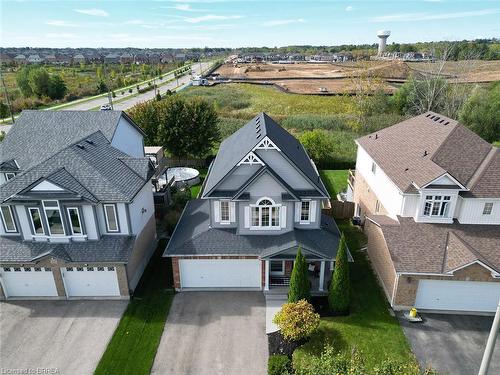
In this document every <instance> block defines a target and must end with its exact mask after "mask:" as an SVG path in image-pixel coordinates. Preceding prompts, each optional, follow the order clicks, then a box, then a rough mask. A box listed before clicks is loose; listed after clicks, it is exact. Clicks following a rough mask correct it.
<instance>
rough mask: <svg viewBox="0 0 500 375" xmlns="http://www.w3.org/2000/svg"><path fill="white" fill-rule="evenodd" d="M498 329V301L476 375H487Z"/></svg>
mask: <svg viewBox="0 0 500 375" xmlns="http://www.w3.org/2000/svg"><path fill="white" fill-rule="evenodd" d="M499 328H500V300H499V301H498V306H497V312H496V314H495V319H493V325H492V326H491V331H490V336H489V337H488V342H487V343H486V349H485V350H484V355H483V360H482V361H481V367H480V368H479V373H478V375H488V370H489V368H490V362H491V357H492V356H493V350H494V349H495V342H496V340H497V335H498V330H499Z"/></svg>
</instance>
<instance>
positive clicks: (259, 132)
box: [164, 113, 339, 293]
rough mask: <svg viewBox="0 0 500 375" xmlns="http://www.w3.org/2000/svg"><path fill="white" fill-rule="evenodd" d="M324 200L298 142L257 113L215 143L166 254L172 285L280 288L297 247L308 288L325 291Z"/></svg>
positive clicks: (332, 234)
mask: <svg viewBox="0 0 500 375" xmlns="http://www.w3.org/2000/svg"><path fill="white" fill-rule="evenodd" d="M328 204H329V195H328V191H327V190H326V188H325V186H324V185H323V182H322V181H321V178H320V176H319V174H318V171H317V169H316V167H315V165H314V163H313V161H312V160H311V159H310V158H309V156H308V155H307V153H306V151H305V149H304V148H303V146H302V145H301V144H300V142H299V141H298V140H297V139H296V138H294V137H293V136H292V135H291V134H290V133H288V132H287V131H286V130H285V129H283V128H282V127H281V126H280V125H278V124H277V123H276V122H274V121H273V120H272V119H271V118H270V117H269V116H268V115H266V114H265V113H261V114H260V115H258V116H256V117H255V118H254V119H252V120H251V121H250V122H248V123H247V124H246V125H245V126H243V127H242V128H240V129H239V130H238V131H236V132H235V133H234V134H233V135H231V136H230V137H229V138H227V139H225V140H224V141H223V142H222V143H221V145H220V149H219V152H218V153H217V156H216V158H215V159H214V161H213V162H212V164H211V165H210V168H209V171H208V175H207V178H206V180H205V182H204V184H203V187H202V191H201V194H200V199H195V200H192V201H190V202H189V203H188V204H187V206H186V207H185V209H184V212H183V214H182V216H181V218H180V220H179V222H178V224H177V227H176V229H175V231H174V233H173V235H172V238H171V239H170V242H169V244H168V246H167V248H166V250H165V253H164V256H166V257H172V262H173V273H174V282H175V288H176V289H177V290H189V289H222V288H237V289H255V290H264V291H269V289H270V288H273V287H283V286H284V285H285V286H286V285H287V284H288V282H289V279H290V273H291V270H292V267H293V261H294V259H295V256H296V254H297V250H298V248H299V247H300V248H301V249H302V252H303V254H304V255H305V257H306V259H307V260H308V262H309V263H310V273H311V281H312V290H313V291H314V292H317V293H321V292H323V291H325V290H326V288H327V283H328V280H329V278H330V274H331V268H332V267H333V260H334V258H335V256H336V253H337V247H338V242H339V230H338V228H337V226H336V224H335V222H334V220H333V219H332V218H330V217H327V216H325V215H322V213H321V208H322V207H323V206H324V205H328Z"/></svg>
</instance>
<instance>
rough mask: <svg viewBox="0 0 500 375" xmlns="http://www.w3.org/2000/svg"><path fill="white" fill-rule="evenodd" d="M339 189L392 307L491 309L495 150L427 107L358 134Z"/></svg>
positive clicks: (497, 262) (496, 240)
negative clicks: (351, 169)
mask: <svg viewBox="0 0 500 375" xmlns="http://www.w3.org/2000/svg"><path fill="white" fill-rule="evenodd" d="M357 145H358V154H357V161H356V171H355V174H351V176H350V178H349V189H350V191H349V192H348V196H349V195H350V196H352V197H353V200H354V202H355V203H356V214H357V216H360V217H361V218H362V219H363V220H364V230H365V232H366V234H367V235H368V253H369V256H370V259H371V261H372V263H373V265H374V268H375V270H376V271H377V273H378V275H379V278H380V280H381V282H382V285H383V287H384V290H385V293H386V294H387V297H388V299H389V301H390V303H391V305H392V306H393V307H394V308H408V307H411V306H416V307H417V308H421V309H428V310H442V311H446V310H447V311H466V312H490V311H495V310H496V306H497V304H498V300H499V298H500V151H499V149H498V148H496V147H494V146H492V145H491V144H489V143H488V142H486V141H484V140H483V139H481V138H480V137H479V136H477V135H476V134H474V133H473V132H471V131H470V130H469V129H467V128H466V127H464V126H463V125H461V124H459V123H458V122H457V121H455V120H452V119H450V118H447V117H444V116H442V115H439V114H436V113H433V112H427V113H425V114H422V115H420V116H417V117H414V118H411V119H409V120H406V121H403V122H401V123H399V124H396V125H394V126H391V127H389V128H386V129H383V130H380V131H378V132H376V133H373V134H370V135H367V136H364V137H362V138H360V139H358V140H357Z"/></svg>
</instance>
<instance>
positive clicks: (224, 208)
mask: <svg viewBox="0 0 500 375" xmlns="http://www.w3.org/2000/svg"><path fill="white" fill-rule="evenodd" d="M219 207H220V222H221V223H229V201H220V206H219Z"/></svg>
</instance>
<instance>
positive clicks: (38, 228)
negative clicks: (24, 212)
mask: <svg viewBox="0 0 500 375" xmlns="http://www.w3.org/2000/svg"><path fill="white" fill-rule="evenodd" d="M28 212H29V216H30V219H31V229H33V234H35V235H45V229H44V228H43V224H42V216H41V215H40V209H39V208H38V207H29V208H28Z"/></svg>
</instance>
